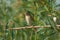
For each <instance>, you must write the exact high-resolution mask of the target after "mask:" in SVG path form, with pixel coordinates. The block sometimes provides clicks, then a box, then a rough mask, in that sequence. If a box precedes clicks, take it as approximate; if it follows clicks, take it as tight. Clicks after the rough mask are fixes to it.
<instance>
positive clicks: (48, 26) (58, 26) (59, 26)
mask: <svg viewBox="0 0 60 40" xmlns="http://www.w3.org/2000/svg"><path fill="white" fill-rule="evenodd" d="M56 26H57V29H59V28H60V25H56ZM50 27H51V26H50V25H47V26H26V27H19V28H9V30H21V29H28V28H50Z"/></svg>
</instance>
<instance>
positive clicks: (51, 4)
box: [0, 0, 60, 40]
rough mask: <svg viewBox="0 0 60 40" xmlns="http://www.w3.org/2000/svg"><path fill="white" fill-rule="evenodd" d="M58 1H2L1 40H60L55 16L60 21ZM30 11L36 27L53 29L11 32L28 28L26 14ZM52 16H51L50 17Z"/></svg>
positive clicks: (0, 18)
mask: <svg viewBox="0 0 60 40" xmlns="http://www.w3.org/2000/svg"><path fill="white" fill-rule="evenodd" d="M55 1H56V0H0V40H60V32H56V30H57V29H56V24H59V21H57V23H54V21H53V20H52V19H53V17H54V16H56V17H57V18H58V20H60V12H59V11H60V10H56V7H58V6H59V5H57V6H55ZM25 10H27V11H30V12H31V13H30V14H32V16H33V18H34V21H33V24H32V25H34V26H45V25H51V28H35V29H34V28H31V29H22V30H9V28H17V27H24V26H27V23H26V20H25V16H24V13H26V11H25ZM49 15H51V16H49Z"/></svg>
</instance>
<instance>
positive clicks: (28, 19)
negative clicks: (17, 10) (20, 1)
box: [25, 11, 33, 26]
mask: <svg viewBox="0 0 60 40" xmlns="http://www.w3.org/2000/svg"><path fill="white" fill-rule="evenodd" d="M25 20H26V23H27V25H28V26H31V25H32V22H33V21H32V20H33V16H32V15H31V12H30V11H26V13H25Z"/></svg>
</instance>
